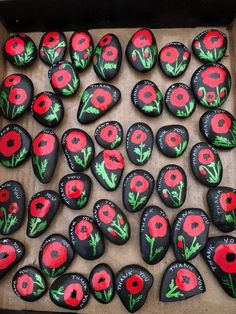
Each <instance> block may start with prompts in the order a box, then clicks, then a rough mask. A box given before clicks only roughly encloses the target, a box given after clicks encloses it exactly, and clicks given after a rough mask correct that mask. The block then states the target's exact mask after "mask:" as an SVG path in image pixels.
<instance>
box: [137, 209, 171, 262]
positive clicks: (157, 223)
mask: <svg viewBox="0 0 236 314" xmlns="http://www.w3.org/2000/svg"><path fill="white" fill-rule="evenodd" d="M139 245H140V252H141V255H142V258H143V260H144V261H145V262H146V263H147V264H150V265H154V264H157V263H159V262H160V261H161V260H162V259H163V258H164V257H165V255H166V253H167V251H168V249H169V245H170V224H169V220H168V218H167V216H166V213H165V212H164V211H163V210H162V209H160V208H159V207H157V206H148V207H146V208H145V209H144V211H143V212H142V216H141V219H140V234H139Z"/></svg>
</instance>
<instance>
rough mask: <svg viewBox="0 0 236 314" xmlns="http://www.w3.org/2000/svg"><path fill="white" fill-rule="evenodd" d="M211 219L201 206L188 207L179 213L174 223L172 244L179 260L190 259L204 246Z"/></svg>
mask: <svg viewBox="0 0 236 314" xmlns="http://www.w3.org/2000/svg"><path fill="white" fill-rule="evenodd" d="M209 227H210V221H209V218H208V216H207V214H206V213H205V212H204V211H203V210H202V209H200V208H188V209H184V210H182V211H181V212H179V213H178V215H177V216H176V218H175V220H174V222H173V225H172V233H171V236H172V246H173V249H174V253H175V257H176V259H177V260H178V261H189V260H191V259H193V258H194V257H196V256H197V255H198V254H199V253H200V252H201V251H202V249H203V248H204V246H205V244H206V241H207V238H208V233H209Z"/></svg>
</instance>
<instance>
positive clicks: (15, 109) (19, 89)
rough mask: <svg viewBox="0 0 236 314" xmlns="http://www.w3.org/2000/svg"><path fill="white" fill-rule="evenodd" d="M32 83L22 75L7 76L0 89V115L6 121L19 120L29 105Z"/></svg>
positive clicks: (32, 91)
mask: <svg viewBox="0 0 236 314" xmlns="http://www.w3.org/2000/svg"><path fill="white" fill-rule="evenodd" d="M33 93H34V86H33V83H32V81H31V80H30V79H29V78H28V77H27V76H26V75H24V74H11V75H8V76H7V77H6V78H5V79H4V81H3V83H2V85H1V87H0V113H1V115H3V117H4V118H6V119H8V120H16V119H18V118H20V117H21V116H22V115H23V114H24V113H25V111H26V110H27V109H28V107H29V106H30V104H31V101H32V98H33Z"/></svg>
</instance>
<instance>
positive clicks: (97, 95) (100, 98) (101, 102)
mask: <svg viewBox="0 0 236 314" xmlns="http://www.w3.org/2000/svg"><path fill="white" fill-rule="evenodd" d="M112 100H113V98H112V94H111V93H110V92H109V91H108V90H105V89H103V88H97V89H95V91H94V92H93V96H92V98H91V100H90V101H91V104H92V105H93V106H94V107H96V108H97V109H99V110H102V111H104V110H107V108H108V107H109V106H110V105H111V103H112Z"/></svg>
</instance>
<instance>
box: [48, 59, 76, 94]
mask: <svg viewBox="0 0 236 314" xmlns="http://www.w3.org/2000/svg"><path fill="white" fill-rule="evenodd" d="M48 77H49V80H50V83H51V86H52V88H53V90H54V92H55V93H57V94H58V95H61V96H71V95H74V94H75V93H76V91H77V89H78V88H79V84H80V79H79V76H78V73H77V69H76V67H75V66H74V65H73V64H72V63H70V62H68V61H59V62H57V63H54V64H53V65H52V66H51V67H50V68H49V70H48Z"/></svg>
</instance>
